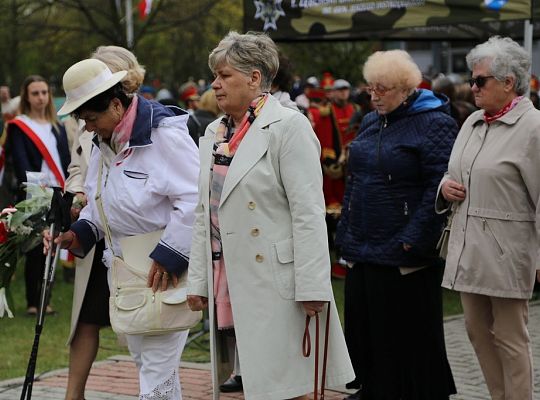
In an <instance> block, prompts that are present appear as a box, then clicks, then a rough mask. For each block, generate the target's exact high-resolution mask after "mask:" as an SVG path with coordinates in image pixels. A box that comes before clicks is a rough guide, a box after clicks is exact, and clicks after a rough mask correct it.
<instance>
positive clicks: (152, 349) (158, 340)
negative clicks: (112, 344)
mask: <svg viewBox="0 0 540 400" xmlns="http://www.w3.org/2000/svg"><path fill="white" fill-rule="evenodd" d="M188 332H189V331H180V332H172V333H166V334H164V335H157V336H145V335H126V339H127V343H128V348H129V351H130V353H131V355H132V357H133V358H134V359H135V363H136V364H137V368H138V369H139V399H140V400H182V391H181V388H180V378H179V376H178V367H179V366H180V356H181V355H182V351H183V350H184V345H185V344H186V339H187V336H188Z"/></svg>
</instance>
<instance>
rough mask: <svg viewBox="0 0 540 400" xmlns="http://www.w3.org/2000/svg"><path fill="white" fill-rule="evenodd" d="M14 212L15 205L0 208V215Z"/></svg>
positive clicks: (15, 210)
mask: <svg viewBox="0 0 540 400" xmlns="http://www.w3.org/2000/svg"><path fill="white" fill-rule="evenodd" d="M14 212H17V209H16V208H15V207H7V208H4V209H3V210H2V212H1V213H0V215H4V214H13V213H14Z"/></svg>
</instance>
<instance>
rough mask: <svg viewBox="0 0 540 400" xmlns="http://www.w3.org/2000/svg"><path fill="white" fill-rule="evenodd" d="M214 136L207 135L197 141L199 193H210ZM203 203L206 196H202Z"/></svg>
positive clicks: (205, 201) (206, 199) (205, 200)
mask: <svg viewBox="0 0 540 400" xmlns="http://www.w3.org/2000/svg"><path fill="white" fill-rule="evenodd" d="M214 142H215V136H214V135H212V136H210V135H208V136H203V137H201V138H200V139H199V159H200V166H201V167H200V168H201V174H200V180H201V181H200V182H199V185H200V189H201V193H210V175H211V172H210V166H211V165H212V151H213V147H214ZM203 202H204V203H207V202H208V196H203Z"/></svg>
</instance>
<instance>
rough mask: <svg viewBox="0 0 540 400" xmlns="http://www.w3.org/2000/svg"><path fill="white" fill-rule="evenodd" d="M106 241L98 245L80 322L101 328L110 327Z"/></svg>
mask: <svg viewBox="0 0 540 400" xmlns="http://www.w3.org/2000/svg"><path fill="white" fill-rule="evenodd" d="M104 248H105V244H104V241H103V240H101V241H99V242H98V243H97V244H96V252H95V254H94V260H93V262H92V270H91V271H90V277H89V279H88V285H87V286H86V291H85V292H84V300H83V303H82V306H81V312H80V314H79V322H84V323H87V324H94V325H99V326H109V325H111V322H110V320H109V283H108V282H107V267H106V266H105V265H104V264H103V261H102V258H103V250H104Z"/></svg>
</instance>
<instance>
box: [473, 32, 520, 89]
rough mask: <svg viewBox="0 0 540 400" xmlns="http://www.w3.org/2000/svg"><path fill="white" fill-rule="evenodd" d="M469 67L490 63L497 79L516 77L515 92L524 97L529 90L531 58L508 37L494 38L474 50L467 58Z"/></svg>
mask: <svg viewBox="0 0 540 400" xmlns="http://www.w3.org/2000/svg"><path fill="white" fill-rule="evenodd" d="M466 60H467V66H468V67H469V69H470V70H471V71H472V69H473V67H474V66H475V65H477V64H480V63H482V62H484V61H488V62H489V63H490V64H489V69H490V71H491V73H492V74H493V76H494V77H495V79H497V80H499V81H504V79H505V78H506V77H508V76H511V77H514V78H515V80H516V82H515V83H514V90H515V92H516V93H517V94H518V95H523V94H525V93H526V92H527V90H528V89H529V83H530V73H529V68H530V66H531V57H530V56H529V54H528V53H527V52H526V51H525V49H524V48H523V47H521V46H520V45H519V44H517V43H516V42H515V41H513V40H512V39H510V38H508V37H500V36H493V37H491V38H489V40H488V41H487V42H484V43H481V44H479V45H478V46H476V47H475V48H473V49H472V50H471V51H470V52H469V54H467V57H466Z"/></svg>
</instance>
